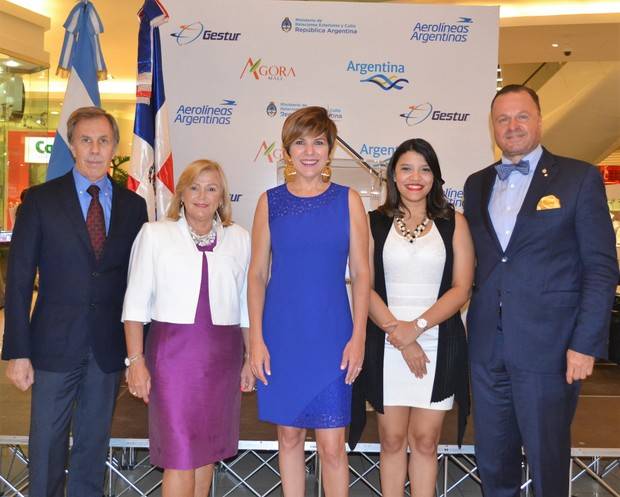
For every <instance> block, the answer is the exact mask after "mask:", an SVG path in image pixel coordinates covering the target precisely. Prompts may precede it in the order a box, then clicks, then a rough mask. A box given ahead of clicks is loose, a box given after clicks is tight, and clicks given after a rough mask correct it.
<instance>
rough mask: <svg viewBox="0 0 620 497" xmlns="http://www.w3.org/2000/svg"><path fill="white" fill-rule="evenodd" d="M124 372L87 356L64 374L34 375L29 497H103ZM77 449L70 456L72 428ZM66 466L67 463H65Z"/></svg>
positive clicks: (47, 373) (40, 373) (40, 372)
mask: <svg viewBox="0 0 620 497" xmlns="http://www.w3.org/2000/svg"><path fill="white" fill-rule="evenodd" d="M119 380H120V372H114V373H104V372H103V371H101V369H99V366H98V365H97V362H96V361H95V358H94V357H93V355H92V353H89V354H88V355H87V356H86V357H85V358H84V360H83V361H82V362H81V363H80V364H79V366H78V367H76V368H75V369H74V370H72V371H69V372H66V373H64V372H63V373H56V372H51V371H42V370H39V369H37V370H35V373H34V385H33V386H32V407H31V420H30V441H29V449H28V453H29V458H30V463H29V471H30V486H29V495H30V497H63V496H64V486H65V476H66V475H65V469H68V470H69V472H68V477H67V478H66V479H67V497H101V496H102V494H103V483H104V476H105V460H106V457H107V450H108V445H109V439H110V426H111V424H112V414H113V412H114V403H115V401H116V395H117V393H118V386H119ZM70 428H71V433H72V435H73V446H72V448H71V452H70V455H69V429H70ZM67 463H68V464H67Z"/></svg>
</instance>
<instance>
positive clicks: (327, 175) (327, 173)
mask: <svg viewBox="0 0 620 497" xmlns="http://www.w3.org/2000/svg"><path fill="white" fill-rule="evenodd" d="M331 163H332V161H331V160H328V161H327V164H325V166H324V167H323V169H321V179H322V180H323V183H329V180H330V179H331V177H332V168H331V167H330V166H329V165H330V164H331Z"/></svg>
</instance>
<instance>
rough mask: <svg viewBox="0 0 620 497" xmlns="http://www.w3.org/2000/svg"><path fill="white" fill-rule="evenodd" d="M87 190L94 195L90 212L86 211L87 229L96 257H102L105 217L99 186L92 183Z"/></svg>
mask: <svg viewBox="0 0 620 497" xmlns="http://www.w3.org/2000/svg"><path fill="white" fill-rule="evenodd" d="M86 191H87V192H88V193H89V194H90V196H91V197H92V199H91V201H90V205H89V206H88V212H87V213H86V229H87V230H88V236H89V237H90V244H91V245H92V246H93V250H94V252H95V258H96V259H97V261H99V259H101V254H103V245H104V244H105V219H104V217H103V207H102V206H101V202H99V187H98V186H97V185H90V186H89V187H88V188H87V189H86Z"/></svg>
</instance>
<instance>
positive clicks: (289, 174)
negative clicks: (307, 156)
mask: <svg viewBox="0 0 620 497" xmlns="http://www.w3.org/2000/svg"><path fill="white" fill-rule="evenodd" d="M285 163H286V166H285V167H284V181H285V182H286V183H290V182H291V181H293V180H294V179H295V175H296V174H297V171H295V168H294V167H293V161H292V160H291V159H289V158H287V159H286V160H285Z"/></svg>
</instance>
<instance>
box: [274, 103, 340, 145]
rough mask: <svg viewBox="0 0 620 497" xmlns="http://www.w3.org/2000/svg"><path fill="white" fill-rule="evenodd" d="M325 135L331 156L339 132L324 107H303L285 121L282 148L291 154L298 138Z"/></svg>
mask: <svg viewBox="0 0 620 497" xmlns="http://www.w3.org/2000/svg"><path fill="white" fill-rule="evenodd" d="M323 133H325V137H326V138H327V143H328V145H329V152H330V154H331V152H332V150H333V149H334V145H335V144H336V136H337V134H338V130H337V129H336V124H335V123H334V121H332V120H331V119H330V117H329V114H328V113H327V109H325V108H324V107H317V106H313V107H303V108H301V109H298V110H296V111H295V112H293V113H292V114H291V115H290V116H288V117H287V118H286V120H285V121H284V125H283V126H282V146H283V147H284V150H286V153H289V152H290V147H291V145H292V144H293V142H294V141H295V140H297V138H301V137H302V136H305V135H309V136H310V137H315V136H319V135H321V134H323Z"/></svg>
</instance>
